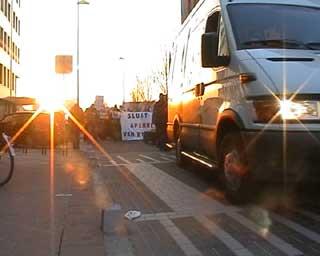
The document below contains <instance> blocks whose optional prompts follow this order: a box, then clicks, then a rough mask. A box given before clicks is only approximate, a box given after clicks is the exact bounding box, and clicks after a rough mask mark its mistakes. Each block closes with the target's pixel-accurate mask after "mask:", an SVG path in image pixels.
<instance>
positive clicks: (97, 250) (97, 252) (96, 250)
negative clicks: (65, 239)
mask: <svg viewBox="0 0 320 256" xmlns="http://www.w3.org/2000/svg"><path fill="white" fill-rule="evenodd" d="M89 255H91V256H105V250H104V246H79V245H76V246H67V247H64V248H63V249H62V250H61V253H60V256H89Z"/></svg>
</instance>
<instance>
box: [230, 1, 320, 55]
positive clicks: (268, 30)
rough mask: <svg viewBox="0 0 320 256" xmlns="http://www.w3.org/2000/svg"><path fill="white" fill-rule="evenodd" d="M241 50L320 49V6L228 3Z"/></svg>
mask: <svg viewBox="0 0 320 256" xmlns="http://www.w3.org/2000/svg"><path fill="white" fill-rule="evenodd" d="M228 12H229V16H230V20H231V25H232V29H233V32H234V35H235V39H236V43H237V48H238V49H257V48H286V49H302V50H305V49H310V50H320V32H319V31H320V30H319V24H320V9H319V8H313V7H304V6H296V5H280V4H231V5H229V6H228Z"/></svg>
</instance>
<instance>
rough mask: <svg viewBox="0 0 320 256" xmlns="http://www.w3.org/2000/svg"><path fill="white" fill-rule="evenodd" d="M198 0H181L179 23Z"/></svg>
mask: <svg viewBox="0 0 320 256" xmlns="http://www.w3.org/2000/svg"><path fill="white" fill-rule="evenodd" d="M198 2H199V0H181V23H183V22H184V21H185V19H186V18H187V17H188V15H189V13H190V12H191V11H192V9H193V7H195V5H196V4H197V3H198Z"/></svg>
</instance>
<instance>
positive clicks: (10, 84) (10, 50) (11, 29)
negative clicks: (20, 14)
mask: <svg viewBox="0 0 320 256" xmlns="http://www.w3.org/2000/svg"><path fill="white" fill-rule="evenodd" d="M9 15H10V45H9V55H10V72H9V75H10V77H9V91H10V97H11V96H12V89H13V88H12V84H13V72H12V45H13V40H12V38H13V36H12V35H13V33H12V32H13V20H12V19H13V0H11V10H10V14H9ZM15 96H16V95H15Z"/></svg>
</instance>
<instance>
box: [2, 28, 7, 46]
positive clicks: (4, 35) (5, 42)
mask: <svg viewBox="0 0 320 256" xmlns="http://www.w3.org/2000/svg"><path fill="white" fill-rule="evenodd" d="M3 49H4V50H5V51H7V32H6V31H4V33H3Z"/></svg>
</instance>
